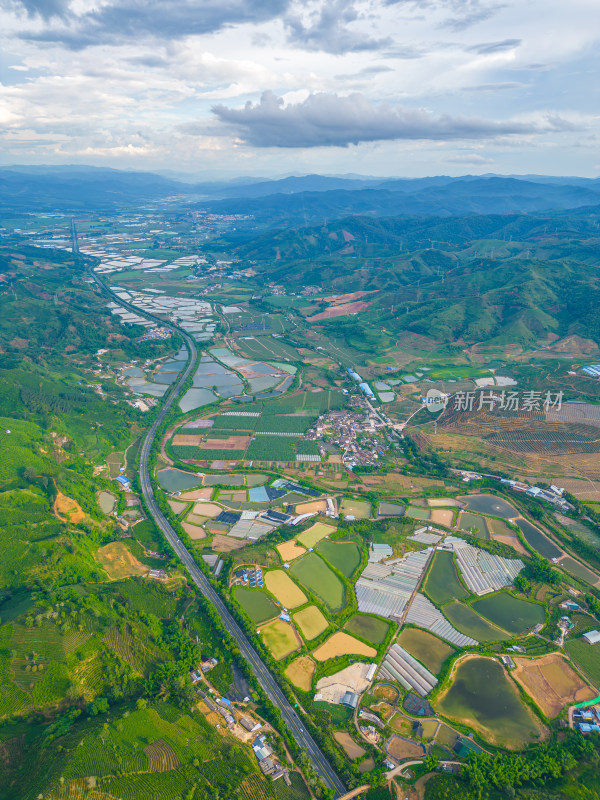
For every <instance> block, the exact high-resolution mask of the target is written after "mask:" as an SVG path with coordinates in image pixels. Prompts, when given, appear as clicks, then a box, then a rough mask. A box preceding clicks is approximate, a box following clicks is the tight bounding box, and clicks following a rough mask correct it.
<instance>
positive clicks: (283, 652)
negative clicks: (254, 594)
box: [260, 619, 300, 661]
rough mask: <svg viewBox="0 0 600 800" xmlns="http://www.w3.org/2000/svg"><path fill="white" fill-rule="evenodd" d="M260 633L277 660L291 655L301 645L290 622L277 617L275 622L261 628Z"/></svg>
mask: <svg viewBox="0 0 600 800" xmlns="http://www.w3.org/2000/svg"><path fill="white" fill-rule="evenodd" d="M260 635H261V637H262V639H263V641H264V643H265V644H266V646H267V647H268V648H269V650H270V651H271V654H272V655H273V658H275V659H276V660H277V661H281V659H282V658H285V657H286V656H289V655H290V653H293V652H294V650H298V648H299V647H300V642H299V641H298V637H297V635H296V632H295V631H294V629H293V628H292V626H291V625H290V624H289V623H288V622H284V621H283V620H282V619H276V620H275V621H274V622H269V624H268V625H264V626H263V627H262V628H261V630H260Z"/></svg>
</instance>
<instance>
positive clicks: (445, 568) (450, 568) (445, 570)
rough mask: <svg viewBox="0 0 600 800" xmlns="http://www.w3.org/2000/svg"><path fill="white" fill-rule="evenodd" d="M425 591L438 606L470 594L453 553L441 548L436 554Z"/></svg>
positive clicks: (424, 586) (426, 580)
mask: <svg viewBox="0 0 600 800" xmlns="http://www.w3.org/2000/svg"><path fill="white" fill-rule="evenodd" d="M423 591H424V592H425V594H426V595H427V596H428V597H429V599H430V600H432V601H433V602H434V603H435V604H436V605H438V606H441V605H443V604H444V603H449V602H450V601H451V600H462V599H463V598H465V597H468V596H469V590H468V589H466V588H465V587H464V586H463V585H462V583H461V582H460V580H459V578H458V574H457V572H456V566H455V564H454V557H453V555H452V553H449V552H446V551H443V550H440V551H438V552H437V553H436V554H435V556H434V558H433V562H432V564H431V567H430V569H429V572H428V573H427V578H426V579H425V583H424V585H423Z"/></svg>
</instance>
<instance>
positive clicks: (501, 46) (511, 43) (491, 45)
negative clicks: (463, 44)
mask: <svg viewBox="0 0 600 800" xmlns="http://www.w3.org/2000/svg"><path fill="white" fill-rule="evenodd" d="M520 44H521V39H504V40H503V41H501V42H484V43H483V44H475V45H473V46H472V47H467V50H468V51H469V52H470V53H478V54H479V55H488V54H489V53H502V52H503V51H504V50H512V49H514V48H515V47H518V46H519V45H520Z"/></svg>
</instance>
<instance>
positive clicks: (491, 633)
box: [444, 602, 510, 642]
mask: <svg viewBox="0 0 600 800" xmlns="http://www.w3.org/2000/svg"><path fill="white" fill-rule="evenodd" d="M444 616H445V617H446V618H447V619H448V620H449V621H450V622H451V623H452V625H454V627H455V628H456V629H457V630H459V631H460V632H461V633H464V634H465V635H466V636H471V637H473V639H477V641H479V642H496V641H502V640H505V639H510V635H509V634H508V633H506V631H502V630H500V628H497V627H496V626H495V625H492V624H491V623H489V622H487V620H485V619H483V617H480V616H479V614H477V613H476V612H475V611H473V609H472V608H471V607H470V606H467V605H465V604H464V603H459V602H454V603H449V604H448V605H447V606H444Z"/></svg>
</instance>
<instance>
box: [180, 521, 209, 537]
mask: <svg viewBox="0 0 600 800" xmlns="http://www.w3.org/2000/svg"><path fill="white" fill-rule="evenodd" d="M181 527H182V528H183V530H184V531H185V532H186V533H187V535H188V536H189V537H190V539H206V531H205V530H204V529H203V528H200V527H199V526H198V525H192V524H191V523H190V522H182V524H181Z"/></svg>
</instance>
